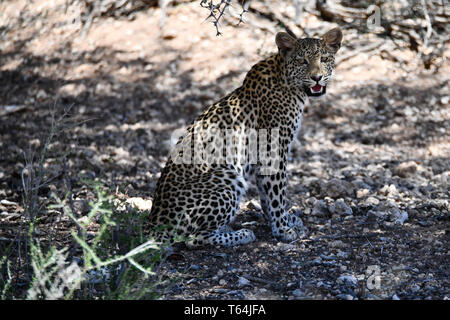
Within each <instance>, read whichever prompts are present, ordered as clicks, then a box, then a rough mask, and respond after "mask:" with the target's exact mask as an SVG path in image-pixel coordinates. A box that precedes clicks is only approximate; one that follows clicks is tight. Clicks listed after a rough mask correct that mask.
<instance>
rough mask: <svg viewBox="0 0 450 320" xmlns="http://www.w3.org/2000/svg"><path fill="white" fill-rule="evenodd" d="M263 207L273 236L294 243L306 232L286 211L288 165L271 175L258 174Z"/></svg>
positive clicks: (296, 218)
mask: <svg viewBox="0 0 450 320" xmlns="http://www.w3.org/2000/svg"><path fill="white" fill-rule="evenodd" d="M256 180H257V185H258V189H259V195H260V201H261V207H262V209H263V212H264V215H265V216H266V218H267V219H268V220H269V223H270V227H271V229H272V234H273V235H274V236H275V237H277V238H281V239H282V240H283V241H293V240H295V239H297V238H298V237H299V235H300V234H301V233H303V232H304V227H303V223H302V221H301V220H300V218H298V217H297V216H295V215H293V214H291V213H289V212H287V211H286V165H285V164H281V165H280V170H277V172H276V173H274V174H271V175H264V174H261V172H260V173H259V174H257V177H256Z"/></svg>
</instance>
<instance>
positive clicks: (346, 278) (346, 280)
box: [337, 275, 358, 287]
mask: <svg viewBox="0 0 450 320" xmlns="http://www.w3.org/2000/svg"><path fill="white" fill-rule="evenodd" d="M337 282H338V283H341V284H348V285H351V286H352V287H356V286H357V285H358V279H356V278H355V277H354V276H352V275H342V276H340V277H339V278H338V279H337Z"/></svg>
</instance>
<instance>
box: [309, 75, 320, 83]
mask: <svg viewBox="0 0 450 320" xmlns="http://www.w3.org/2000/svg"><path fill="white" fill-rule="evenodd" d="M311 79H313V80H314V81H316V82H319V81H320V79H322V76H321V75H314V76H311Z"/></svg>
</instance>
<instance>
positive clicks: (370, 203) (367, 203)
mask: <svg viewBox="0 0 450 320" xmlns="http://www.w3.org/2000/svg"><path fill="white" fill-rule="evenodd" d="M379 203H380V200H378V199H377V198H375V197H368V198H367V199H366V200H364V201H363V202H362V204H363V205H365V206H376V205H378V204H379Z"/></svg>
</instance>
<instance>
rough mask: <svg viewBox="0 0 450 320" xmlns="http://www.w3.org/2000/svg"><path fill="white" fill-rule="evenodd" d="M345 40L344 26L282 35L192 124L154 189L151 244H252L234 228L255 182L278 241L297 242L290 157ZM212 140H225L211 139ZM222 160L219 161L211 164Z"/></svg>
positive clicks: (299, 224)
mask: <svg viewBox="0 0 450 320" xmlns="http://www.w3.org/2000/svg"><path fill="white" fill-rule="evenodd" d="M342 38H343V34H342V31H341V30H340V28H333V29H331V30H329V31H328V32H326V33H325V34H323V35H322V36H321V37H317V38H312V37H304V38H297V37H296V36H295V34H294V33H293V32H292V31H290V32H289V31H287V32H284V31H280V32H278V33H277V34H276V36H275V44H276V46H277V48H278V50H277V52H276V53H274V54H272V55H270V56H268V57H267V58H265V59H262V60H261V61H259V62H257V63H256V64H255V65H253V66H252V67H251V69H250V70H249V72H248V73H247V74H246V76H245V78H244V81H243V83H242V85H241V86H240V87H238V88H236V89H235V90H234V91H232V92H231V93H229V94H227V95H226V96H224V97H223V98H221V99H220V100H218V101H217V102H215V103H213V104H211V105H209V106H208V107H207V108H206V109H205V111H204V112H203V113H202V114H201V115H199V116H197V117H196V118H195V119H194V121H193V122H192V123H191V124H190V125H189V126H188V127H187V129H186V130H185V132H184V134H182V135H181V137H179V139H178V142H177V143H176V145H175V147H174V151H173V152H171V154H170V155H169V157H168V159H167V161H166V164H165V166H164V168H163V169H162V171H161V175H160V177H159V179H158V182H157V184H156V187H155V192H154V197H153V205H152V209H151V211H150V215H149V220H150V226H151V230H152V231H151V232H150V237H152V239H154V240H156V241H159V242H165V243H174V242H177V241H178V242H180V241H181V242H184V243H185V244H187V245H188V247H190V248H198V247H202V246H205V245H213V246H219V247H220V246H223V247H233V246H237V245H246V244H249V243H251V242H253V241H255V240H256V237H255V234H254V232H253V230H251V229H249V228H242V229H238V230H233V228H232V227H231V225H232V223H233V221H234V219H235V217H236V215H237V212H238V210H239V206H240V202H241V200H242V199H243V197H244V196H245V194H246V192H247V189H248V186H249V184H252V183H255V184H256V188H255V189H256V190H257V191H258V193H259V199H260V207H261V211H262V216H263V217H264V218H265V220H266V221H267V222H268V224H269V226H270V230H271V232H272V235H273V237H275V238H276V239H279V240H280V241H284V242H291V241H295V240H296V239H298V238H299V236H300V234H301V232H302V231H301V230H302V228H303V224H302V221H301V218H300V217H299V216H298V215H296V214H294V213H292V212H289V211H288V210H287V208H286V206H287V199H286V189H287V180H288V179H287V162H288V159H289V158H288V157H289V154H290V152H291V151H290V149H291V145H292V143H293V141H294V139H296V136H297V133H298V131H299V129H300V127H301V123H302V117H303V113H304V108H305V103H306V101H307V100H308V99H310V98H313V99H314V98H320V97H322V96H324V95H325V94H326V89H327V85H328V84H329V82H330V80H331V79H332V77H333V75H334V65H335V56H336V53H337V52H338V50H339V49H340V47H341V43H342ZM223 132H225V133H226V134H225V135H222V133H223ZM233 132H238V133H239V134H235V135H233ZM261 132H263V133H264V134H261ZM228 133H230V135H231V138H229V135H228ZM275 133H276V134H275ZM215 136H219V137H222V138H223V139H215V142H211V141H212V140H214V139H212V140H211V138H214V137H215ZM224 136H225V137H224ZM227 139H228V140H227ZM224 140H225V142H229V141H231V143H229V144H228V145H227V144H226V143H224ZM210 142H211V143H210ZM230 146H231V147H230ZM238 147H240V148H238ZM237 149H239V150H241V151H242V150H244V151H243V152H240V153H239V152H238V151H237ZM230 150H231V151H230ZM227 153H231V155H229V154H227ZM267 154H269V155H270V156H267ZM205 155H206V156H205ZM208 155H209V156H208ZM211 155H213V156H211ZM218 155H219V156H221V157H219V158H221V161H214V157H217V156H218Z"/></svg>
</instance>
